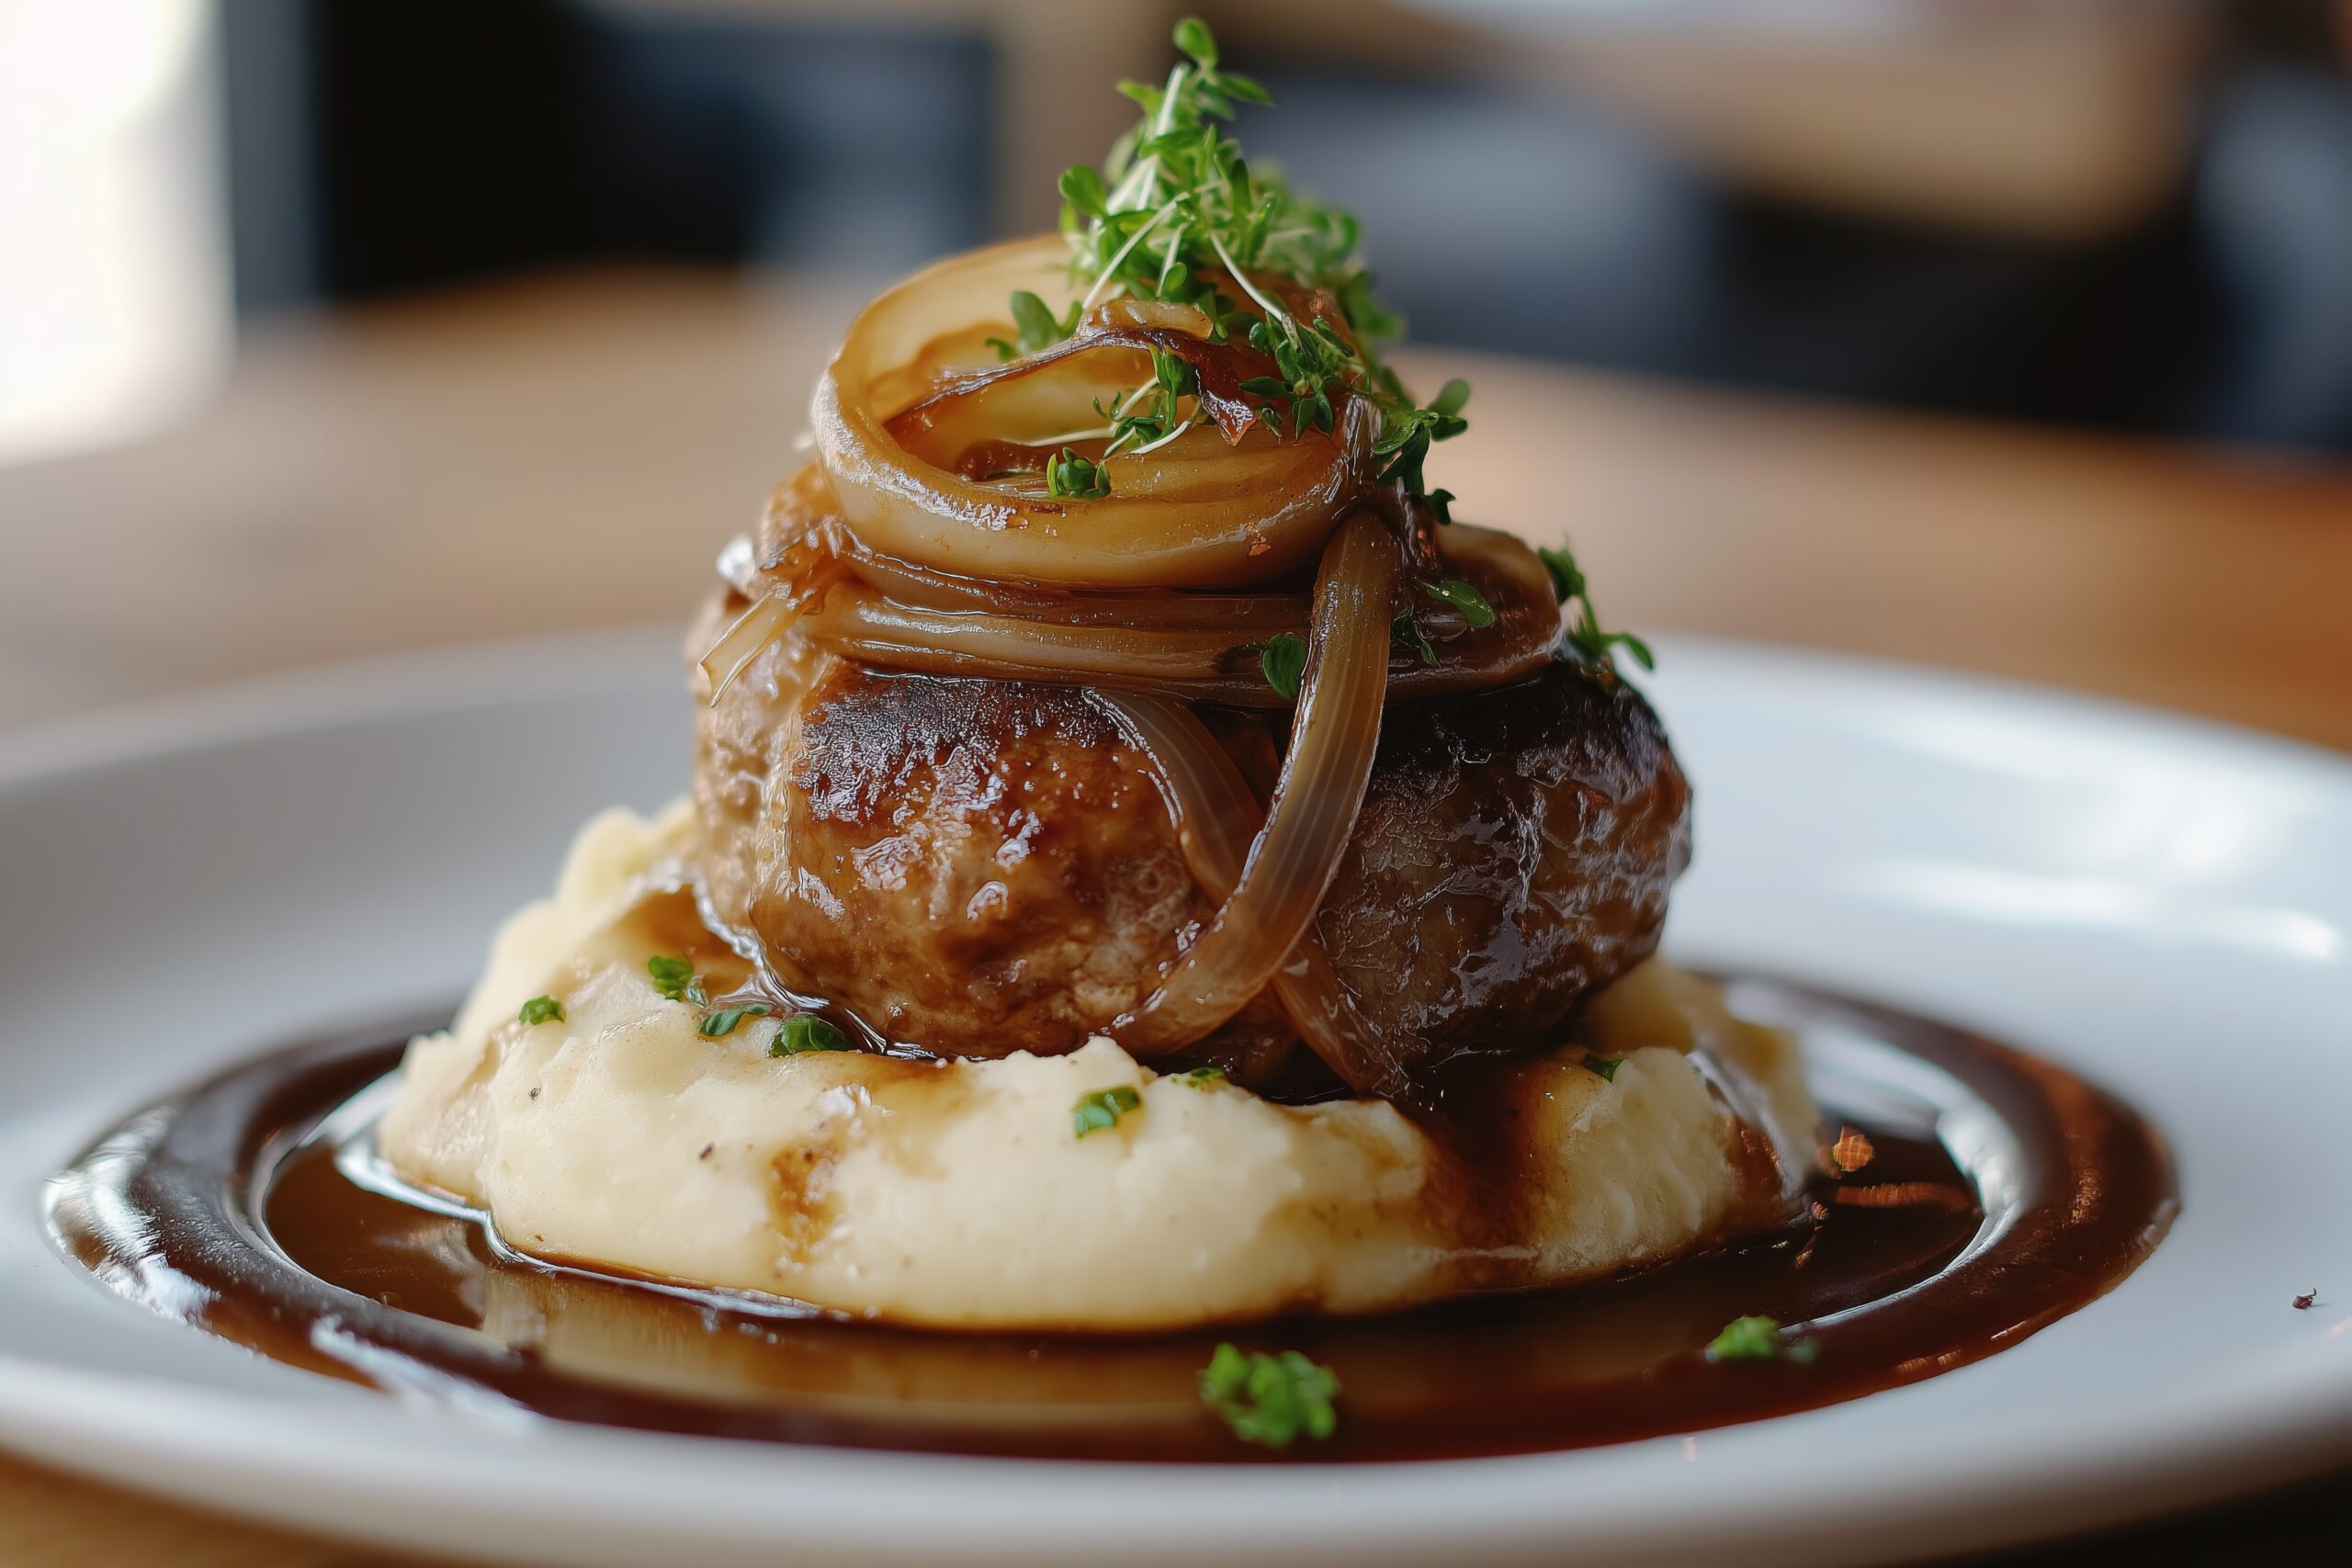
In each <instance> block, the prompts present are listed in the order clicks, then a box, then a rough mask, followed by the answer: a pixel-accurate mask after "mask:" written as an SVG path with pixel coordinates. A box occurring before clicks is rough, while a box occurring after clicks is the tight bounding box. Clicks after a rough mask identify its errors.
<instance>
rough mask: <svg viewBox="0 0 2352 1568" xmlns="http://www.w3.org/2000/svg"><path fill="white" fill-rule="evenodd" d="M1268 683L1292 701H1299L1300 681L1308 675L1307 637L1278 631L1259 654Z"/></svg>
mask: <svg viewBox="0 0 2352 1568" xmlns="http://www.w3.org/2000/svg"><path fill="white" fill-rule="evenodd" d="M1258 667H1259V668H1260V669H1261V670H1263V671H1265V672H1266V684H1267V685H1269V686H1272V688H1273V689H1274V690H1275V691H1277V692H1280V693H1281V694H1283V696H1284V697H1286V698H1288V699H1289V700H1290V701H1292V702H1296V701H1298V683H1299V682H1300V681H1301V680H1303V679H1305V678H1306V638H1305V637H1300V636H1299V635H1298V634H1297V633H1296V632H1276V633H1275V634H1274V635H1273V636H1272V637H1268V638H1267V639H1266V647H1265V650H1264V651H1263V652H1261V654H1259V656H1258Z"/></svg>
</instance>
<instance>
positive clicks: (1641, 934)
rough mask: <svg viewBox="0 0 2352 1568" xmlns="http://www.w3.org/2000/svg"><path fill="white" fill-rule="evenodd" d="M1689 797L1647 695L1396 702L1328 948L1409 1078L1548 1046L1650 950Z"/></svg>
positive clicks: (1559, 666)
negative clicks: (1483, 1055)
mask: <svg viewBox="0 0 2352 1568" xmlns="http://www.w3.org/2000/svg"><path fill="white" fill-rule="evenodd" d="M1690 823H1691V791H1690V786H1689V785H1688V784H1685V783H1684V782H1683V778H1682V770H1681V769H1680V768H1679V767H1678V766H1676V765H1675V761H1674V753H1673V752H1672V751H1671V750H1668V746H1667V742H1666V734H1665V731H1664V730H1662V729H1661V728H1659V727H1658V722H1657V715H1656V714H1654V713H1652V712H1651V711H1650V705H1648V704H1647V703H1645V702H1644V701H1643V700H1642V698H1641V695H1640V694H1639V693H1637V692H1635V691H1634V689H1633V688H1632V687H1630V686H1627V685H1624V684H1623V683H1622V682H1619V683H1604V682H1601V681H1600V680H1597V679H1595V678H1594V677H1593V676H1591V675H1589V674H1588V673H1586V672H1585V671H1582V670H1581V669H1579V668H1577V667H1576V666H1574V665H1570V664H1566V663H1555V664H1553V665H1551V666H1549V667H1548V668H1546V669H1545V670H1544V671H1543V672H1542V673H1541V674H1539V675H1537V676H1536V677H1535V678H1534V679H1533V680H1531V681H1527V682H1521V683H1520V684H1517V685H1513V686H1507V687H1502V688H1498V689H1497V690H1494V691H1489V692H1481V693H1478V694H1476V695H1473V696H1467V697H1451V698H1439V699H1430V700H1428V701H1424V702H1419V703H1401V704H1398V705H1396V706H1395V707H1393V708H1391V709H1390V710H1389V712H1388V715H1387V716H1386V719H1385V722H1384V723H1383V725H1382V727H1381V736H1380V752H1379V758H1378V761H1376V762H1375V763H1374V769H1373V774H1372V785H1371V787H1370V789H1368V790H1367V791H1366V792H1365V795H1364V803H1363V814H1362V815H1361V816H1360V817H1359V818H1357V819H1356V830H1355V836H1354V838H1353V839H1351V840H1350V842H1349V845H1348V852H1347V854H1346V856H1345V857H1344V858H1343V859H1342V860H1341V861H1340V870H1339V874H1338V875H1337V876H1336V877H1335V878H1334V879H1333V881H1332V884H1331V889H1330V892H1329V894H1327V895H1326V896H1325V897H1324V901H1323V908H1322V910H1321V912H1320V913H1319V914H1318V915H1317V917H1316V929H1317V931H1318V932H1320V933H1321V935H1322V938H1323V944H1324V946H1325V948H1326V949H1327V950H1328V951H1329V953H1330V954H1331V962H1332V964H1333V966H1334V967H1335V968H1336V969H1337V970H1338V971H1339V975H1340V981H1341V982H1342V983H1343V984H1344V985H1345V986H1346V987H1347V988H1348V990H1349V991H1350V992H1351V994H1352V995H1353V996H1354V998H1356V1002H1357V1005H1358V1006H1359V1007H1360V1008H1361V1009H1362V1010H1363V1012H1364V1014H1365V1016H1366V1017H1367V1018H1369V1019H1371V1020H1372V1021H1374V1022H1375V1023H1376V1024H1378V1025H1379V1026H1380V1027H1381V1028H1382V1029H1383V1030H1384V1031H1385V1033H1386V1037H1387V1039H1388V1042H1389V1044H1390V1047H1391V1049H1393V1050H1395V1051H1397V1053H1398V1054H1399V1055H1401V1056H1402V1057H1403V1058H1404V1059H1405V1060H1407V1061H1408V1063H1410V1064H1411V1065H1413V1066H1416V1067H1417V1068H1425V1067H1427V1066H1431V1065H1433V1064H1434V1063H1435V1062H1436V1061H1438V1060H1441V1059H1442V1058H1444V1057H1446V1056H1450V1055H1457V1054H1460V1053H1464V1052H1471V1051H1508V1050H1514V1049H1518V1050H1524V1049H1527V1048H1529V1047H1531V1046H1534V1045H1540V1044H1544V1043H1551V1042H1555V1041H1556V1040H1557V1039H1558V1038H1559V1036H1558V1033H1557V1026H1558V1025H1559V1023H1560V1021H1562V1020H1563V1019H1564V1018H1565V1017H1566V1014H1567V1013H1568V1012H1569V1010H1571V1009H1573V1008H1574V1007H1575V1005H1576V1004H1577V1001H1578V1000H1579V999H1580V998H1582V997H1584V996H1585V995H1586V994H1587V993H1588V992H1589V991H1591V990H1593V989H1596V988H1598V987H1600V986H1603V985H1606V984H1607V983H1608V982H1609V981H1611V980H1612V979H1614V978H1616V977H1617V976H1619V975H1622V974H1623V973H1624V972H1625V971H1626V970H1628V969H1630V968H1632V967H1633V966H1634V964H1638V963H1640V962H1641V961H1642V960H1643V959H1645V958H1646V957H1648V956H1649V955H1650V953H1652V951H1654V950H1655V949H1656V948H1657V935H1658V928H1659V926H1660V925H1661V924H1662V923H1663V921H1664V920H1665V919H1666V897H1667V890H1668V887H1669V886H1671V885H1672V883H1673V881H1674V879H1675V878H1676V877H1677V876H1679V875H1680V874H1682V870H1683V868H1684V867H1685V866H1686V865H1688V864H1689V863H1690V860H1691V826H1690Z"/></svg>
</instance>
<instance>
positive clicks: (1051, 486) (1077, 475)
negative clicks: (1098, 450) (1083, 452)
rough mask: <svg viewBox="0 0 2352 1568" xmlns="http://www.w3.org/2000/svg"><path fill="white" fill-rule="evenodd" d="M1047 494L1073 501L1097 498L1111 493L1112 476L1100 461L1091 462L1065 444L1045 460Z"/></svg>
mask: <svg viewBox="0 0 2352 1568" xmlns="http://www.w3.org/2000/svg"><path fill="white" fill-rule="evenodd" d="M1110 493H1111V476H1110V474H1109V473H1108V472H1107V471H1106V470H1105V469H1104V468H1103V466H1102V465H1101V464H1100V463H1091V462H1088V461H1087V460H1086V459H1085V458H1083V457H1080V456H1079V455H1078V454H1077V453H1076V452H1074V451H1072V450H1071V449H1070V448H1069V447H1067V446H1065V447H1063V448H1062V449H1061V452H1060V454H1059V455H1058V456H1057V457H1048V458H1046V494H1048V495H1058V496H1067V497H1069V499H1071V500H1073V501H1099V500H1101V499H1102V498H1103V497H1104V496H1106V495H1108V494H1110Z"/></svg>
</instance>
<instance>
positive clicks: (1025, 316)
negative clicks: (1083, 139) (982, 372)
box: [989, 170, 1099, 359]
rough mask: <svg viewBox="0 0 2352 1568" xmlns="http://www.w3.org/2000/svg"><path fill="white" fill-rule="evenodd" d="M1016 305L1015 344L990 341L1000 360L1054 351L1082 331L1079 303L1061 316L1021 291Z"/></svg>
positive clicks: (1015, 294) (998, 339) (1015, 296)
mask: <svg viewBox="0 0 2352 1568" xmlns="http://www.w3.org/2000/svg"><path fill="white" fill-rule="evenodd" d="M1088 172H1089V173H1091V172H1092V171H1091V170H1090V171H1088ZM1098 183H1099V182H1098ZM1076 331H1078V306H1077V305H1076V304H1072V305H1071V306H1070V308H1069V311H1068V312H1067V313H1066V314H1063V315H1060V316H1057V315H1055V314H1054V312H1053V311H1052V310H1050V309H1048V308H1047V307H1046V302H1045V300H1043V299H1039V298H1038V297H1037V295H1036V294H1035V293H1034V292H1032V291H1031V290H1029V289H1026V288H1019V289H1015V290H1014V291H1013V295H1012V332H1013V341H1012V342H1011V343H1007V342H1005V341H1004V339H1002V338H1001V337H992V338H990V339H989V343H990V344H993V345H995V348H996V352H997V357H999V358H1000V359H1018V358H1019V357H1021V355H1024V354H1035V353H1036V352H1037V351H1038V350H1040V349H1046V348H1051V347H1053V345H1054V344H1057V343H1059V342H1061V341H1062V339H1064V338H1066V337H1068V336H1069V334H1070V333H1074V332H1076Z"/></svg>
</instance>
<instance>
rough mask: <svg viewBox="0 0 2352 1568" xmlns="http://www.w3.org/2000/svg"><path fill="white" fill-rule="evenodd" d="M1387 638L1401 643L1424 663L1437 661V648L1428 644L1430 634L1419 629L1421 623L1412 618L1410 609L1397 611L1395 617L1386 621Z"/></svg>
mask: <svg viewBox="0 0 2352 1568" xmlns="http://www.w3.org/2000/svg"><path fill="white" fill-rule="evenodd" d="M1388 640H1389V641H1391V642H1393V643H1397V644H1400V645H1402V647H1403V648H1404V649H1405V651H1406V652H1408V653H1410V654H1413V655H1415V656H1416V657H1418V658H1419V660H1420V661H1421V662H1422V663H1424V664H1435V663H1436V662H1437V649H1434V648H1432V647H1430V634H1429V633H1427V632H1425V631H1423V630H1421V623H1420V622H1419V621H1417V620H1415V619H1414V618H1413V612H1412V611H1410V610H1399V611H1397V618H1396V619H1395V620H1393V621H1390V622H1389V623H1388Z"/></svg>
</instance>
